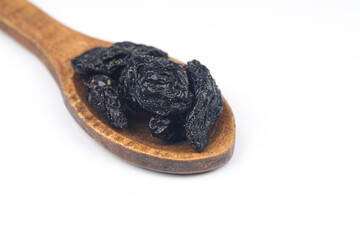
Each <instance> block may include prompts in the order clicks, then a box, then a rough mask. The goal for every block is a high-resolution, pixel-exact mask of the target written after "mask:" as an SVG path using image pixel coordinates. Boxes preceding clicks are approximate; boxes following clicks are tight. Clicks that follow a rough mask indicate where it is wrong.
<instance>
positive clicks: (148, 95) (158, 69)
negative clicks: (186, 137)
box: [120, 56, 193, 116]
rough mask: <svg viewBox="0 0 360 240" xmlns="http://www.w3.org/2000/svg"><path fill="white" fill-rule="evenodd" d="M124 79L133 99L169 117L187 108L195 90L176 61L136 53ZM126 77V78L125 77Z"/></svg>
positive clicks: (140, 104) (146, 107)
mask: <svg viewBox="0 0 360 240" xmlns="http://www.w3.org/2000/svg"><path fill="white" fill-rule="evenodd" d="M126 70H127V71H126V73H124V74H123V75H122V77H121V78H122V79H121V80H120V82H124V86H125V89H126V92H127V94H128V96H129V98H130V101H131V102H133V103H137V104H138V105H139V106H140V107H141V108H143V109H144V110H146V111H148V112H151V113H154V114H157V115H160V116H169V115H175V114H180V113H183V112H185V111H187V110H188V109H189V108H190V107H191V104H192V97H193V95H192V93H191V92H190V90H189V81H188V79H187V77H186V73H185V71H184V69H183V68H182V67H181V66H180V65H179V64H177V63H176V62H174V61H171V60H169V59H166V58H156V57H150V56H134V57H133V58H132V60H131V61H130V63H129V66H128V69H126ZM123 78H124V79H123Z"/></svg>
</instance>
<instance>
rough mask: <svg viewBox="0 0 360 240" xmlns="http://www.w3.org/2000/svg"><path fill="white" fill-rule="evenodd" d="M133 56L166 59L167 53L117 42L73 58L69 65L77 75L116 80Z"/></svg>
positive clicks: (152, 48) (129, 43)
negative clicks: (105, 76)
mask: <svg viewBox="0 0 360 240" xmlns="http://www.w3.org/2000/svg"><path fill="white" fill-rule="evenodd" d="M134 54H139V55H149V56H154V57H164V58H167V53H165V52H163V51H161V50H160V49H157V48H154V47H151V46H146V45H142V44H135V43H131V42H119V43H115V44H114V45H112V46H111V47H108V48H106V47H97V48H94V49H91V50H89V51H86V52H84V53H83V54H81V55H80V56H78V57H76V58H73V59H72V60H71V64H72V66H73V68H74V70H75V72H76V73H79V74H84V75H95V74H104V75H108V76H110V77H113V78H115V79H117V78H118V77H119V75H120V73H121V71H122V70H123V69H124V67H125V66H126V65H127V64H128V61H129V59H130V58H131V57H132V56H133V55H134Z"/></svg>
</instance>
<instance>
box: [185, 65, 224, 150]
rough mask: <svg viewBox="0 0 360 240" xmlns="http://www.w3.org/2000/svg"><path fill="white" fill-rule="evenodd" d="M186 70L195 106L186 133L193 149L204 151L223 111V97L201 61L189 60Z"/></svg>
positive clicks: (188, 120) (187, 121) (187, 120)
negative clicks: (213, 127) (210, 133)
mask: <svg viewBox="0 0 360 240" xmlns="http://www.w3.org/2000/svg"><path fill="white" fill-rule="evenodd" d="M186 72H187V76H188V79H189V82H190V86H191V89H192V90H193V92H194V94H195V106H194V108H193V109H192V110H191V111H190V113H189V114H188V115H187V117H186V122H185V134H186V138H187V140H188V142H189V143H190V145H191V146H192V147H193V149H194V150H195V151H197V152H202V151H204V149H205V147H206V146H207V145H208V135H209V131H210V128H211V126H212V125H213V124H214V122H215V121H216V119H217V118H218V117H219V115H220V113H221V111H222V107H223V99H222V96H221V92H220V90H219V88H218V87H217V85H216V82H215V80H214V79H213V78H212V76H211V74H210V71H209V69H208V68H207V67H205V66H204V65H202V64H201V63H200V62H199V61H197V60H193V61H190V62H188V63H187V65H186Z"/></svg>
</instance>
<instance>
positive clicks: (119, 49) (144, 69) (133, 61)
mask: <svg viewBox="0 0 360 240" xmlns="http://www.w3.org/2000/svg"><path fill="white" fill-rule="evenodd" d="M71 63H72V66H73V68H74V70H75V72H76V73H79V74H84V75H87V77H86V78H84V79H83V80H84V84H85V95H86V98H87V100H88V101H89V103H90V104H91V105H92V106H93V107H94V108H95V109H97V110H98V111H99V112H100V113H101V114H102V115H103V116H104V117H105V119H106V120H107V121H108V122H109V124H110V125H111V126H112V127H114V128H117V129H119V128H124V127H126V126H127V124H128V121H127V118H126V115H125V108H124V106H125V105H126V106H129V107H130V108H132V109H133V110H136V111H147V112H149V113H150V114H151V118H150V121H149V129H150V133H151V134H152V135H153V136H154V137H158V138H161V139H164V140H166V141H171V142H174V141H178V140H184V139H185V138H186V139H187V141H188V142H189V143H190V145H191V146H192V148H193V149H194V150H195V151H197V152H202V151H203V150H204V149H205V147H206V146H207V145H208V138H209V132H210V129H211V126H212V125H213V124H214V122H215V121H216V119H217V118H218V117H219V115H220V113H221V111H222V106H223V99H222V96H221V92H220V90H219V88H218V87H217V85H216V83H215V80H214V79H213V78H212V76H211V75H210V72H209V70H208V69H207V68H206V67H205V66H204V65H202V64H201V63H200V62H199V61H197V60H193V61H190V62H188V63H187V65H186V66H185V65H180V64H178V63H176V62H174V61H171V60H169V59H168V58H167V53H165V52H163V51H161V50H159V49H157V48H154V47H150V46H146V45H142V44H135V43H131V42H120V43H115V44H114V45H112V46H111V47H108V48H106V47H97V48H94V49H91V50H89V51H87V52H85V53H83V54H81V55H80V56H78V57H76V58H74V59H72V60H71Z"/></svg>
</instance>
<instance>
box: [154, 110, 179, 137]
mask: <svg viewBox="0 0 360 240" xmlns="http://www.w3.org/2000/svg"><path fill="white" fill-rule="evenodd" d="M184 122H185V118H184V117H183V116H181V115H178V116H171V117H163V116H159V115H153V116H152V117H151V118H150V121H149V128H150V133H151V135H153V136H154V137H158V138H161V139H164V140H166V141H177V140H182V139H184V138H185V134H184V132H185V131H184Z"/></svg>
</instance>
